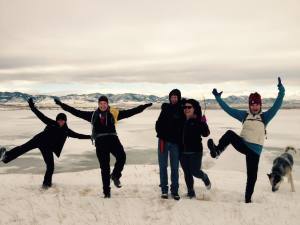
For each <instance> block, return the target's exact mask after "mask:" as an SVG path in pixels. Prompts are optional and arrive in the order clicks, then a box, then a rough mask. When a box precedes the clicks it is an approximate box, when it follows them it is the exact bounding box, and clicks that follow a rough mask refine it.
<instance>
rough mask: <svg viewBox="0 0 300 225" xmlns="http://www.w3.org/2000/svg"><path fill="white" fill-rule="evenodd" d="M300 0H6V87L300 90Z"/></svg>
mask: <svg viewBox="0 0 300 225" xmlns="http://www.w3.org/2000/svg"><path fill="white" fill-rule="evenodd" d="M299 12H300V2H299V1H298V0H286V1H282V0H252V1H240V0H239V1H238V0H227V1H216V0H210V1H205V0H186V1H182V0H164V1H161V0H160V1H158V0H151V1H150V0H149V1H146V0H126V1H120V0H110V1H106V0H51V1H46V0H44V1H41V0H26V1H19V0H0V49H1V51H0V91H22V92H26V93H31V94H34V93H37V94H55V95H64V94H69V93H78V94H81V93H94V92H101V93H128V92H131V93H141V94H154V95H158V96H164V95H166V94H168V92H169V91H170V90H171V89H173V88H179V89H180V90H181V91H182V93H183V95H184V96H191V97H193V96H194V97H199V96H207V97H208V96H209V95H211V91H212V89H213V88H218V89H219V90H223V91H224V95H232V94H234V95H248V94H249V93H250V92H253V91H258V92H260V93H261V94H262V95H263V96H264V97H275V96H276V94H277V87H276V85H277V77H278V76H281V77H282V80H283V83H284V84H285V86H286V96H287V98H299V99H300V76H299V74H300V73H299V72H300V63H299V62H300V29H299V27H300V13H299Z"/></svg>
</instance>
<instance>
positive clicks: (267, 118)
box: [263, 77, 285, 125]
mask: <svg viewBox="0 0 300 225" xmlns="http://www.w3.org/2000/svg"><path fill="white" fill-rule="evenodd" d="M277 87H278V90H279V92H278V96H277V98H276V100H275V102H274V104H273V106H272V107H271V108H270V109H269V110H268V111H266V112H265V113H264V114H263V115H264V120H265V123H266V125H267V124H268V123H269V122H270V121H271V120H272V119H273V117H274V116H275V115H276V113H277V112H278V110H279V109H280V107H281V105H282V102H283V98H284V95H285V88H284V86H283V85H282V83H281V79H280V77H278V85H277Z"/></svg>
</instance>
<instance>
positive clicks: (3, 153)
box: [0, 147, 6, 161]
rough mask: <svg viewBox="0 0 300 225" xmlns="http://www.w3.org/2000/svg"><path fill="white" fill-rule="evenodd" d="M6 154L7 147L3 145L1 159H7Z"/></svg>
mask: <svg viewBox="0 0 300 225" xmlns="http://www.w3.org/2000/svg"><path fill="white" fill-rule="evenodd" d="M5 156H6V148H4V147H1V148H0V161H3V160H4V159H5Z"/></svg>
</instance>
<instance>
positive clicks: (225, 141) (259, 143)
mask: <svg viewBox="0 0 300 225" xmlns="http://www.w3.org/2000/svg"><path fill="white" fill-rule="evenodd" d="M277 86H278V90H279V93H278V96H277V98H276V100H275V102H274V104H273V106H272V107H271V108H270V109H269V110H267V111H266V112H262V100H261V96H260V94H258V93H257V92H255V93H252V94H250V96H249V111H246V110H238V109H233V108H231V107H230V106H228V105H227V104H226V103H225V102H224V101H223V100H222V98H221V95H222V93H223V92H218V91H217V89H213V92H212V93H213V95H214V96H215V98H216V100H217V102H218V103H219V105H220V106H221V108H222V109H223V110H224V111H225V112H227V113H228V114H229V115H230V116H232V117H233V118H235V119H237V120H238V121H240V122H241V123H242V124H243V127H242V131H241V134H240V135H238V134H236V133H235V132H234V131H232V130H228V131H226V133H225V134H224V135H223V136H222V137H221V139H220V140H219V143H218V145H215V144H214V141H213V140H212V139H209V140H208V141H207V145H208V148H209V150H210V154H211V157H212V158H217V157H218V156H219V155H220V154H221V153H222V152H223V151H224V150H225V149H226V147H227V146H228V145H229V144H231V145H232V146H233V147H234V148H235V149H236V150H237V151H238V152H240V153H242V154H244V155H245V156H246V166H247V185H246V192H245V202H246V203H251V197H252V194H253V192H254V186H255V183H256V179H257V171H258V163H259V158H260V154H261V152H262V149H263V145H264V140H265V138H266V127H267V125H268V124H269V122H270V121H271V120H272V119H273V117H274V116H275V114H276V113H277V111H278V110H279V109H280V107H281V105H282V102H283V98H284V94H285V88H284V86H283V85H282V83H281V79H280V77H278V85H277Z"/></svg>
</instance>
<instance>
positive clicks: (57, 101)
mask: <svg viewBox="0 0 300 225" xmlns="http://www.w3.org/2000/svg"><path fill="white" fill-rule="evenodd" d="M54 102H55V104H57V105H62V102H61V101H60V99H59V98H54Z"/></svg>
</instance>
